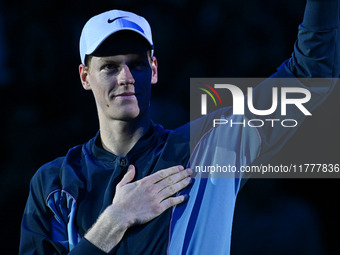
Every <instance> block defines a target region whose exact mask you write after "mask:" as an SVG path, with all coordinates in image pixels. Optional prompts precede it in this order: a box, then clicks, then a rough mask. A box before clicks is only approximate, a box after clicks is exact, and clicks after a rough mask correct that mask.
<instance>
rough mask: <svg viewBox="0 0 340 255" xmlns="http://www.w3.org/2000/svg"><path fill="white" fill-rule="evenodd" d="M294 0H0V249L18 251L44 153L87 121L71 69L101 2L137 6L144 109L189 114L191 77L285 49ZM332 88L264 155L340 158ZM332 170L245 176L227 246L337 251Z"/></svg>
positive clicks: (277, 58)
mask: <svg viewBox="0 0 340 255" xmlns="http://www.w3.org/2000/svg"><path fill="white" fill-rule="evenodd" d="M304 4H305V1H302V0H298V1H297V0H286V1H273V0H258V1H254V0H239V1H235V0H233V1H231V0H226V1H222V0H210V1H207V0H204V1H203V0H198V1H191V0H172V1H170V0H164V1H151V0H150V1H146V0H143V1H140V0H139V1H137V0H125V1H123V0H118V1H101V0H97V1H78V0H75V1H65V0H59V1H43V0H31V1H23V0H19V1H9V0H0V106H1V108H0V109H1V125H0V130H1V136H0V146H1V147H0V149H1V153H0V160H1V168H0V174H1V175H0V191H1V192H0V203H1V217H0V219H1V235H2V236H1V241H2V242H4V243H3V244H2V247H3V248H5V250H7V252H6V253H4V254H17V253H18V245H19V234H20V220H21V216H22V213H23V210H24V206H25V202H26V199H27V195H28V188H29V181H30V179H31V177H32V175H33V174H34V172H35V171H36V170H37V169H38V168H39V167H40V166H41V165H42V164H44V163H46V162H48V161H50V160H52V159H54V158H56V157H58V156H62V155H64V154H65V153H66V152H67V150H68V149H69V148H70V147H73V146H75V145H77V144H80V143H84V142H86V141H87V140H89V139H90V138H91V137H93V136H94V134H95V133H96V132H97V129H98V124H97V116H96V110H95V103H94V100H93V98H92V95H91V93H90V92H88V91H85V90H83V89H82V87H81V84H80V81H79V77H78V65H79V62H80V60H79V53H78V40H79V36H80V32H81V29H82V26H83V25H84V24H85V22H86V21H87V19H88V18H90V17H91V16H93V15H95V14H98V13H100V12H103V11H106V10H109V9H124V10H130V11H134V12H136V13H138V14H141V15H143V16H145V17H146V18H147V19H148V20H149V22H150V23H151V27H152V28H153V34H154V43H155V55H156V56H157V58H158V62H159V83H158V84H157V85H156V86H154V88H153V101H152V107H153V112H152V114H153V116H154V120H155V121H156V122H159V123H161V124H163V125H164V126H165V127H166V128H175V127H177V126H179V125H181V124H184V123H186V122H187V120H188V119H189V98H190V97H189V79H190V77H267V76H269V75H271V74H272V73H273V72H275V70H276V68H277V67H278V66H279V65H280V64H281V63H282V62H283V61H284V60H285V59H287V58H289V57H290V54H291V52H292V49H293V44H294V41H295V39H296V34H297V26H298V24H299V23H300V22H301V21H302V17H303V11H304ZM339 90H340V89H339V88H338V89H336V90H335V92H334V94H333V95H332V96H331V97H330V98H329V100H328V101H327V102H326V103H324V104H323V105H322V107H320V108H319V109H318V110H317V111H315V112H314V113H313V117H312V118H309V119H308V120H307V121H306V122H305V123H304V124H303V126H302V128H301V129H300V130H299V132H298V133H297V134H296V135H295V136H294V138H293V139H292V140H291V141H290V142H289V143H288V144H287V145H286V146H285V148H284V150H283V151H282V152H281V153H280V154H279V155H278V156H277V157H276V158H275V159H273V163H275V162H276V163H285V162H288V163H296V162H297V163H340V161H339V144H340V135H339V130H340V124H339V117H338V111H339V109H340V108H339V106H340V103H339V100H338V98H339V95H340V93H339ZM339 184H340V180H338V179H313V180H311V179H287V180H283V179H278V180H268V179H261V180H260V179H257V180H255V179H252V180H249V181H248V183H247V184H246V186H245V187H244V188H243V190H242V191H241V192H240V194H239V199H238V202H237V205H236V212H235V220H234V230H233V238H232V242H233V243H232V254H234V255H237V254H262V255H264V254H340V248H339V243H340V241H339V237H340V235H339V232H340V220H339V217H340V210H339V205H338V204H339V199H338V197H339V194H340V191H339V187H338V186H339Z"/></svg>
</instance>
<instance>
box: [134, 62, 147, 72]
mask: <svg viewBox="0 0 340 255" xmlns="http://www.w3.org/2000/svg"><path fill="white" fill-rule="evenodd" d="M148 67H149V64H148V63H147V62H145V61H136V62H133V63H130V65H129V68H130V69H131V70H135V71H144V70H145V69H147V68H148Z"/></svg>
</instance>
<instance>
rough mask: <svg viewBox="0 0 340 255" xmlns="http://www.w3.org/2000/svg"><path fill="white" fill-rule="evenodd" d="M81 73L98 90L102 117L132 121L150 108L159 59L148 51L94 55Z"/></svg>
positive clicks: (96, 95)
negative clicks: (152, 86) (152, 85)
mask: <svg viewBox="0 0 340 255" xmlns="http://www.w3.org/2000/svg"><path fill="white" fill-rule="evenodd" d="M80 75H81V80H82V83H83V86H84V88H85V89H88V90H92V92H93V94H94V97H95V101H96V104H97V108H98V113H99V117H104V118H109V119H116V120H123V121H129V120H132V119H136V118H137V117H142V116H144V115H145V114H146V113H147V112H148V109H149V104H150V95H151V84H154V83H156V82H157V61H156V59H155V58H154V57H150V56H149V54H148V52H147V51H145V52H143V53H140V52H138V53H129V54H122V55H113V56H92V57H91V60H90V64H89V65H88V66H87V67H85V66H84V65H81V66H80Z"/></svg>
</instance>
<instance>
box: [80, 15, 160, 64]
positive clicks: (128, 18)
mask: <svg viewBox="0 0 340 255" xmlns="http://www.w3.org/2000/svg"><path fill="white" fill-rule="evenodd" d="M122 30H131V31H134V32H136V33H138V34H140V35H142V36H143V37H144V38H145V39H146V40H147V41H148V42H149V43H150V46H151V49H152V50H153V48H154V46H153V42H152V34H151V28H150V25H149V23H148V22H147V21H146V19H144V18H143V17H141V16H138V15H137V14H134V13H132V12H126V11H120V10H111V11H107V12H104V13H101V14H98V15H96V16H94V17H92V18H91V19H89V20H88V21H87V23H86V24H85V26H84V28H83V31H82V32H81V36H80V42H79V51H80V59H81V62H82V63H83V64H85V57H86V55H90V54H92V53H93V52H94V51H95V50H96V49H97V48H98V46H99V45H101V44H102V43H103V42H104V41H105V39H106V38H108V37H109V36H110V35H112V34H114V33H116V32H118V31H122Z"/></svg>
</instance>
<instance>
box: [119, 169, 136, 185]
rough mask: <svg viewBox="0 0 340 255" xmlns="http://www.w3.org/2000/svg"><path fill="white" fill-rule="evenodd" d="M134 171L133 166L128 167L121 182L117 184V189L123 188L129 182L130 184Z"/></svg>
mask: <svg viewBox="0 0 340 255" xmlns="http://www.w3.org/2000/svg"><path fill="white" fill-rule="evenodd" d="M135 174H136V170H135V166H134V165H129V167H128V170H127V172H126V174H124V176H123V178H122V179H121V181H120V182H119V183H118V184H117V186H118V187H121V186H124V185H125V184H128V183H129V182H132V180H133V178H135Z"/></svg>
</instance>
